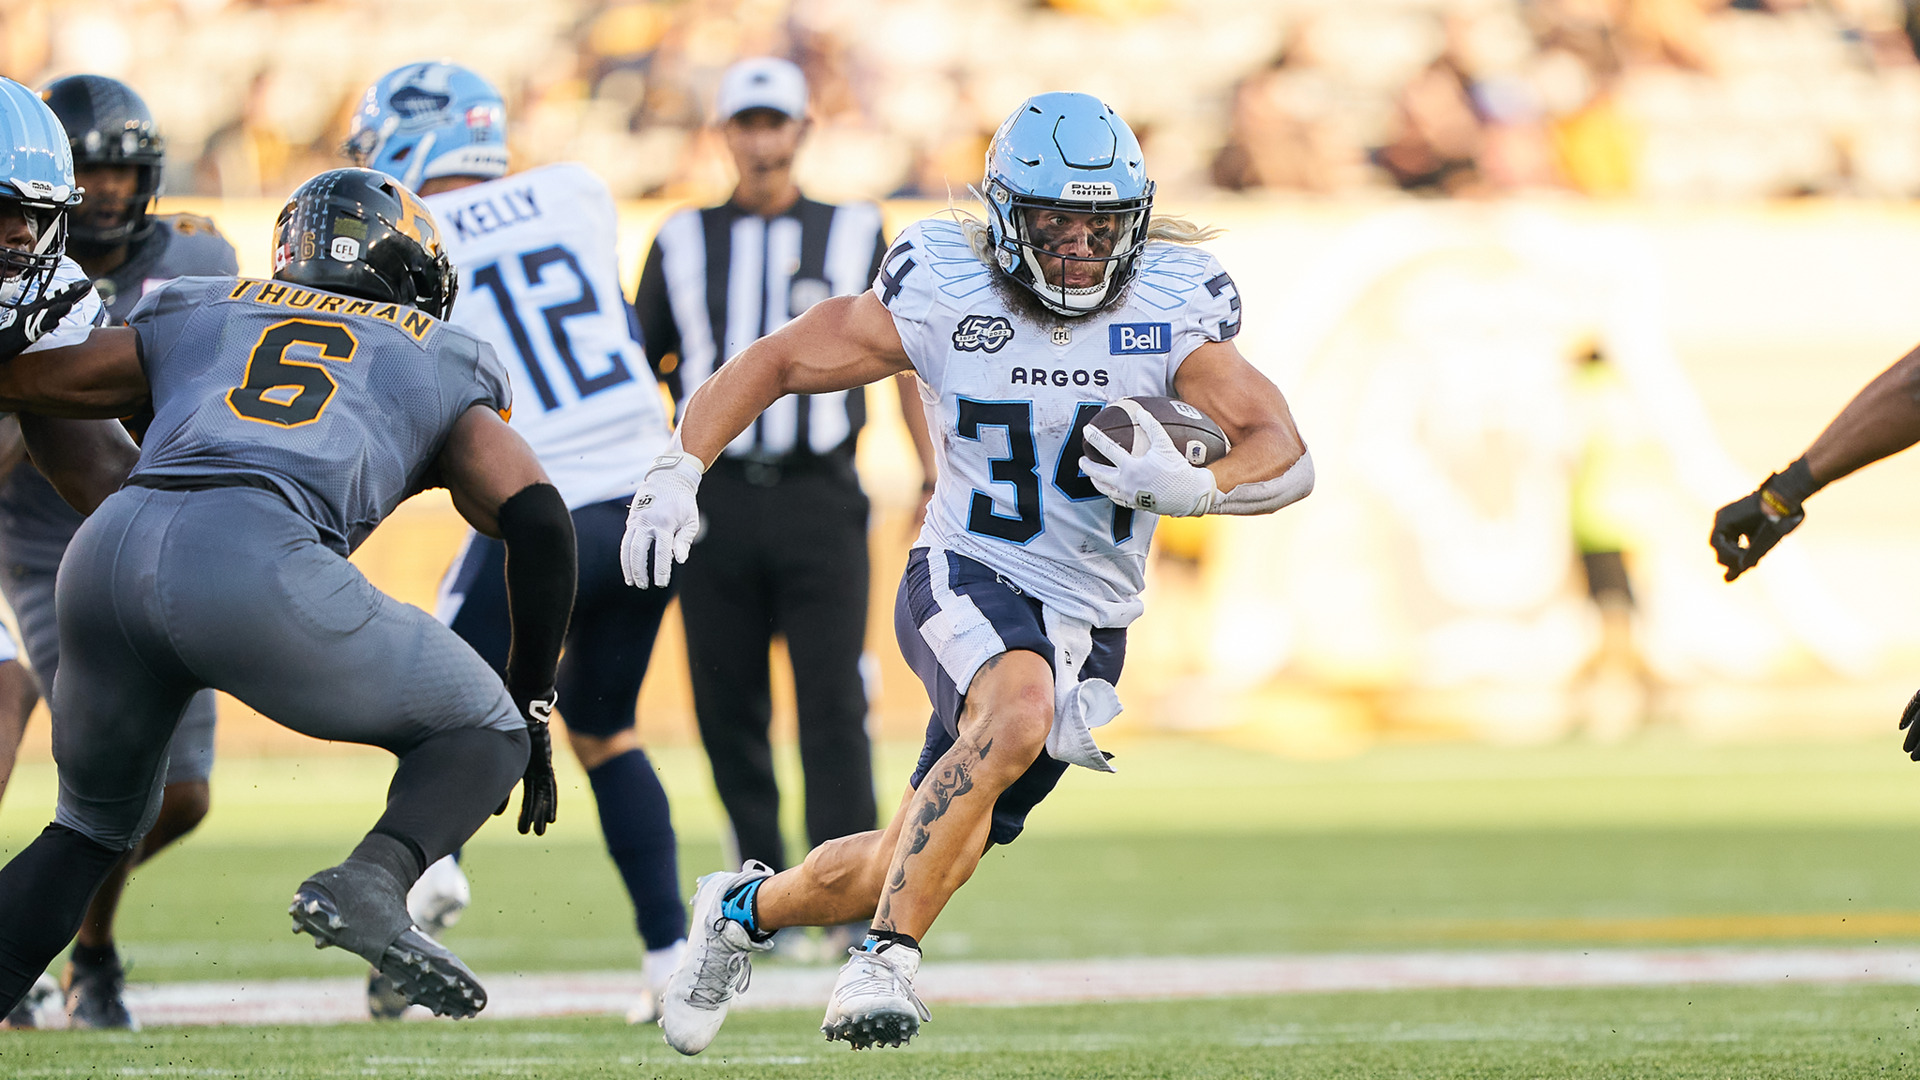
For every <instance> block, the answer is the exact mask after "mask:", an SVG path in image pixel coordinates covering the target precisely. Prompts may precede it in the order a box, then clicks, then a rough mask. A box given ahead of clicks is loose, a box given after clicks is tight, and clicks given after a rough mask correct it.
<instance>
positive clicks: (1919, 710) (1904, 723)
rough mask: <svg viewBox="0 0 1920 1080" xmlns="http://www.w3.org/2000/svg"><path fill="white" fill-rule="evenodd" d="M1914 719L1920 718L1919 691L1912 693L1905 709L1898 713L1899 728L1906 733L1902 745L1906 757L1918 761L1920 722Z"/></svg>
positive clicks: (1919, 759)
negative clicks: (1915, 721)
mask: <svg viewBox="0 0 1920 1080" xmlns="http://www.w3.org/2000/svg"><path fill="white" fill-rule="evenodd" d="M1916 719H1920V693H1915V694H1914V695H1913V700H1912V701H1909V702H1907V707H1906V709H1905V710H1904V711H1903V712H1901V714H1900V730H1901V731H1904V732H1906V733H1907V738H1906V742H1905V743H1903V744H1902V745H1903V746H1904V747H1905V749H1906V751H1907V756H1908V757H1910V758H1912V759H1913V760H1915V761H1920V724H1916V723H1914V720H1916Z"/></svg>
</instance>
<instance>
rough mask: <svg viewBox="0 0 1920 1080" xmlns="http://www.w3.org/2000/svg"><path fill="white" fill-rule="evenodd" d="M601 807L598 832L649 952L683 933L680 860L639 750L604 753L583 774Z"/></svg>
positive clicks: (655, 781) (660, 794) (663, 796)
mask: <svg viewBox="0 0 1920 1080" xmlns="http://www.w3.org/2000/svg"><path fill="white" fill-rule="evenodd" d="M587 782H588V783H590V784H592V785H593V799H594V802H596V803H598V804H599V806H600V832H601V833H602V834H604V835H605V836H606V838H607V854H609V855H611V856H613V864H614V866H616V867H618V868H619V869H620V877H621V880H623V881H625V882H626V883H627V895H628V896H629V897H631V898H632V899H633V910H634V918H635V922H636V923H638V925H639V929H640V938H641V940H642V941H645V942H646V943H647V949H648V950H649V951H655V950H660V949H666V948H669V947H671V946H672V945H673V943H674V942H676V941H679V940H681V939H682V938H684V937H686V936H687V909H686V908H685V907H684V906H682V905H681V902H680V859H679V852H678V850H677V848H676V847H675V845H674V838H673V815H672V812H671V811H670V810H669V809H668V807H667V792H666V789H665V788H663V787H661V786H660V777H659V776H658V775H657V774H656V773H655V772H654V771H653V763H652V762H650V761H648V760H647V755H646V753H645V752H644V751H641V750H629V751H627V752H626V753H624V754H621V755H619V756H618V757H613V758H609V759H608V760H606V761H603V762H601V763H600V764H599V765H598V766H596V767H594V769H593V770H592V771H590V772H588V773H587Z"/></svg>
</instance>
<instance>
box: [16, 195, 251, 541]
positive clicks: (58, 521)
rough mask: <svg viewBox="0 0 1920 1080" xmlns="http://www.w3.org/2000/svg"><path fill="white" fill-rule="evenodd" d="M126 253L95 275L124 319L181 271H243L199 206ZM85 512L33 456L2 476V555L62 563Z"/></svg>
mask: <svg viewBox="0 0 1920 1080" xmlns="http://www.w3.org/2000/svg"><path fill="white" fill-rule="evenodd" d="M130 248H131V250H129V251H128V252H127V261H126V262H124V263H121V264H120V265H119V266H118V267H117V268H115V269H114V271H113V272H112V273H110V274H108V275H107V276H105V277H103V278H100V279H98V280H97V281H95V282H94V285H93V287H94V290H95V291H96V292H98V293H99V294H100V297H101V299H102V300H105V301H106V304H107V313H108V315H109V317H110V318H111V320H112V321H113V322H116V323H120V322H125V321H126V319H127V316H128V315H129V314H130V313H131V312H132V311H133V308H134V305H136V304H138V303H139V302H140V298H141V297H142V296H144V295H146V293H147V292H148V290H150V289H153V288H157V287H158V286H160V285H162V284H164V283H166V282H167V281H170V280H172V279H173V278H177V277H214V276H226V275H231V274H237V273H239V272H240V264H239V262H238V261H237V260H236V258H235V255H234V251H233V245H232V244H229V243H227V238H226V237H224V236H221V235H220V230H219V229H216V228H215V227H214V225H213V222H211V221H209V220H207V219H206V218H203V217H199V216H197V215H194V214H167V215H164V216H160V217H156V218H154V219H153V228H152V229H151V230H150V231H148V232H147V234H146V235H145V236H143V237H141V238H140V240H138V241H137V242H135V243H133V244H132V245H130ZM80 521H81V517H80V515H79V513H78V512H77V511H75V510H74V509H73V507H71V506H68V505H67V502H66V500H65V499H62V498H61V497H60V496H59V494H58V493H57V492H55V491H54V490H53V485H52V484H49V483H48V482H47V479H46V477H44V476H41V475H40V470H39V469H36V468H34V467H33V463H32V462H31V461H24V460H23V461H21V462H20V464H18V465H16V466H14V468H13V470H12V471H11V472H9V473H7V474H6V475H5V477H4V478H3V479H0V559H3V560H4V562H5V563H6V564H7V565H8V566H11V567H14V568H17V569H21V570H26V571H44V572H47V573H51V572H53V571H54V570H56V569H58V568H59V566H60V556H61V555H62V554H64V553H65V552H66V550H67V543H68V541H70V540H72V539H73V532H74V530H75V529H78V528H79V527H80Z"/></svg>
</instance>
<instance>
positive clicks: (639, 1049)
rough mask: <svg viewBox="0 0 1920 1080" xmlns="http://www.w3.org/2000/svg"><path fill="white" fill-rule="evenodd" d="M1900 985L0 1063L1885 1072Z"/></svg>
mask: <svg viewBox="0 0 1920 1080" xmlns="http://www.w3.org/2000/svg"><path fill="white" fill-rule="evenodd" d="M1916 1022H1920V995H1916V994H1915V992H1914V991H1912V990H1910V989H1888V988H1871V989H1857V988H1856V989H1845V990H1836V989H1821V988H1808V989H1800V988H1795V989H1790V990H1789V989H1778V990H1774V989H1768V990H1754V989H1741V990H1729V989H1707V988H1695V989H1669V990H1637V991H1621V990H1610V991H1591V990H1590V991H1577V992H1576V991H1527V992H1518V991H1478V992H1473V993H1429V992H1399V993H1392V994H1322V995H1301V996H1290V997H1284V998H1254V999H1232V1000H1224V1001H1207V1002H1150V1003H1139V1004H1127V1005H1121V1006H1107V1005H1080V1006H1071V1007H1056V1008H1029V1009H988V1008H944V1009H940V1010H938V1011H937V1012H936V1013H935V1015H934V1022H933V1023H932V1024H930V1025H929V1026H928V1027H927V1028H926V1029H925V1030H924V1032H923V1033H922V1035H921V1037H920V1038H919V1039H917V1040H915V1041H914V1042H913V1043H912V1044H910V1045H909V1046H907V1047H905V1048H903V1049H900V1050H893V1049H887V1050H879V1051H868V1052H864V1053H859V1054H855V1053H854V1052H852V1051H849V1050H846V1049H845V1048H843V1047H841V1046H838V1045H829V1044H827V1043H825V1042H823V1041H822V1040H821V1039H820V1037H819V1034H818V1032H817V1031H816V1030H815V1027H816V1026H817V1025H818V1024H819V1014H818V1013H817V1012H808V1013H799V1012H765V1013H752V1012H749V1013H742V1014H740V1015H739V1016H737V1017H734V1018H733V1019H731V1020H730V1021H729V1022H728V1027H727V1030H726V1031H725V1032H724V1033H723V1034H722V1036H721V1039H720V1041H719V1042H717V1043H715V1044H714V1046H713V1047H712V1048H710V1049H709V1050H708V1051H707V1052H706V1053H705V1054H703V1055H701V1056H700V1057H698V1058H683V1057H681V1056H680V1055H678V1054H676V1053H674V1052H673V1051H672V1050H670V1049H668V1048H667V1047H666V1046H665V1045H664V1044H662V1043H661V1042H660V1040H659V1036H658V1035H657V1034H656V1033H654V1031H653V1029H646V1030H638V1029H635V1028H630V1027H628V1026H627V1025H625V1024H623V1023H620V1022H619V1021H617V1020H546V1021H511V1022H501V1023H488V1022H478V1023H469V1024H459V1025H455V1024H448V1023H436V1024H400V1025H383V1026H378V1027H376V1026H374V1025H370V1024H362V1025H354V1026H349V1027H318V1028H212V1029H208V1028H200V1029H172V1030H166V1031H148V1032H141V1033H139V1034H131V1035H129V1034H119V1033H95V1032H86V1033H68V1032H45V1033H15V1034H8V1035H6V1036H5V1037H4V1038H0V1069H4V1070H5V1072H6V1075H8V1076H10V1077H16V1078H19V1080H27V1078H42V1077H46V1078H52V1077H96V1076H101V1075H107V1076H122V1077H182V1076H186V1077H214V1078H217V1077H269V1076H271V1077H334V1076H353V1077H382V1078H399V1077H420V1078H423V1080H424V1078H437V1077H447V1076H463V1077H464V1076H473V1077H491V1076H533V1077H542V1078H550V1080H571V1078H576V1077H578V1078H585V1077H627V1078H650V1077H671V1076H711V1077H803V1076H832V1077H836V1078H838V1077H869V1076H912V1077H915V1078H916V1080H935V1078H943V1077H955V1078H966V1080H997V1078H1013V1077H1087V1078H1114V1080H1119V1078H1133V1077H1138V1078H1143V1080H1144V1078H1159V1077H1183V1078H1185V1077H1192V1078H1201V1080H1204V1078H1214V1077H1219V1078H1228V1077H1302V1078H1309V1077H1310V1078H1319V1080H1337V1078H1343V1077H1355V1078H1359V1077H1370V1078H1381V1077H1469V1076H1470V1077H1481V1078H1488V1080H1494V1078H1500V1077H1515V1078H1523V1077H1526V1078H1531V1077H1543V1076H1556V1077H1560V1076H1565V1077H1594V1078H1601V1077H1676V1078H1677V1077H1703V1078H1704V1077H1712V1078H1717V1080H1742V1078H1749V1077H1753V1078H1758V1077H1812V1076H1818V1077H1823V1078H1829V1077H1830V1078H1836V1080H1837V1078H1845V1077H1884V1076H1888V1075H1893V1076H1904V1075H1911V1074H1913V1073H1914V1072H1915V1071H1916V1069H1915V1061H1914V1058H1915V1056H1916V1055H1915V1049H1914V1045H1913V1044H1914V1038H1915V1034H1914V1033H1915V1027H1916Z"/></svg>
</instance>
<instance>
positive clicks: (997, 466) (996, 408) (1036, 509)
mask: <svg viewBox="0 0 1920 1080" xmlns="http://www.w3.org/2000/svg"><path fill="white" fill-rule="evenodd" d="M1105 407H1106V403H1105V402H1099V401H1083V402H1081V403H1080V407H1079V408H1078V409H1077V410H1076V411H1075V413H1074V417H1073V423H1072V425H1071V426H1069V427H1068V429H1067V437H1066V439H1065V441H1064V442H1063V443H1062V444H1061V446H1060V455H1059V457H1057V458H1056V459H1055V460H1054V465H1053V487H1054V490H1056V491H1058V492H1059V493H1060V494H1061V495H1064V496H1065V497H1066V498H1068V499H1070V500H1072V501H1074V502H1085V501H1087V500H1089V499H1104V498H1106V496H1105V495H1102V494H1101V493H1100V489H1099V488H1096V487H1094V486H1093V481H1091V480H1089V479H1087V474H1086V473H1083V472H1081V471H1080V458H1081V455H1083V454H1085V453H1086V448H1085V446H1084V445H1083V440H1082V438H1081V430H1082V429H1083V428H1085V427H1086V426H1087V424H1088V423H1090V422H1091V421H1092V420H1093V418H1094V416H1096V415H1097V414H1098V413H1099V412H1100V410H1101V409H1103V408H1105ZM956 419H957V422H958V427H959V435H960V437H961V438H963V439H968V440H971V441H973V442H978V441H980V429H981V428H1001V429H1003V430H1005V431H1006V433H1007V456H1006V457H993V458H988V459H987V476H988V477H989V478H990V479H991V480H992V482H994V483H996V484H1007V485H1010V486H1011V487H1012V488H1013V505H1014V511H1015V512H1014V514H1013V515H1011V516H1009V515H1006V514H1002V513H1000V512H999V511H997V510H995V509H994V508H993V496H991V495H989V494H987V493H986V492H984V491H980V490H978V489H976V490H975V491H974V493H973V500H972V502H971V504H970V505H969V506H968V508H967V531H968V532H971V533H977V534H979V535H981V536H991V537H995V538H997V539H1000V540H1006V541H1008V542H1009V543H1014V544H1025V543H1027V542H1028V541H1030V540H1032V539H1033V538H1034V537H1036V536H1039V535H1040V533H1041V532H1042V531H1043V530H1045V528H1046V518H1045V514H1044V511H1043V507H1042V505H1041V500H1042V497H1043V492H1042V491H1041V487H1040V454H1039V448H1038V447H1037V446H1036V445H1035V444H1034V438H1033V403H1032V402H1031V401H976V400H974V399H972V398H964V397H963V398H961V399H959V413H958V416H957V418H956ZM1132 536H1133V510H1132V509H1131V508H1129V507H1125V506H1120V505H1118V504H1115V505H1114V507H1113V542H1114V543H1116V544H1122V543H1125V542H1126V541H1127V540H1129V539H1131V538H1132Z"/></svg>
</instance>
